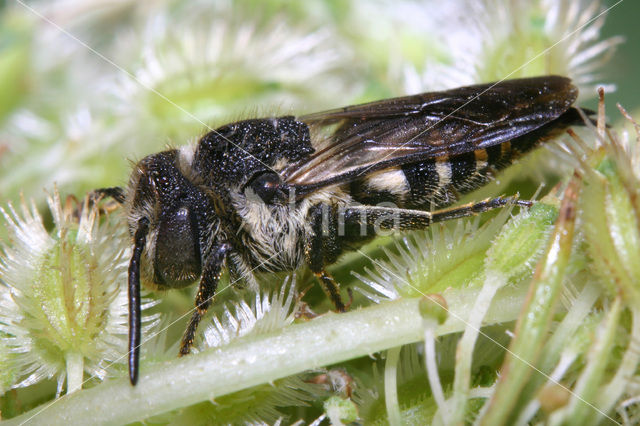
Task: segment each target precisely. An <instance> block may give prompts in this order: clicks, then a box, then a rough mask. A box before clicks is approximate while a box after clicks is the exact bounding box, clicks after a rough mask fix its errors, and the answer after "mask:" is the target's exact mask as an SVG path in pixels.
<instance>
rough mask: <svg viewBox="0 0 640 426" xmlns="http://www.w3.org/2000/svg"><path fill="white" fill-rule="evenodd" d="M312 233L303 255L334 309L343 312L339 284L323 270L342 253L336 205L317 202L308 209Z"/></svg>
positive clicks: (343, 306)
mask: <svg viewBox="0 0 640 426" xmlns="http://www.w3.org/2000/svg"><path fill="white" fill-rule="evenodd" d="M308 217H309V220H310V221H311V229H312V231H313V235H312V236H311V237H310V238H309V239H308V240H307V242H306V245H305V257H306V260H307V264H308V265H309V268H310V269H311V271H312V272H313V273H314V274H315V275H316V277H318V280H319V281H320V285H321V286H322V289H323V290H324V292H325V293H326V294H327V296H328V297H329V299H330V300H331V302H333V305H334V306H335V307H336V311H338V312H345V311H346V306H345V304H344V302H343V301H342V297H341V296H340V286H339V285H338V283H337V282H336V281H335V280H334V279H333V277H332V276H331V275H330V274H329V273H328V272H327V271H326V270H325V266H326V265H329V264H331V263H334V262H335V261H336V260H337V258H338V256H340V254H341V253H342V246H341V244H340V240H339V238H338V212H337V209H336V207H334V206H330V205H328V204H319V205H317V206H314V207H312V208H311V210H310V211H309V216H308Z"/></svg>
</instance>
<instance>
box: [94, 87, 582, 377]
mask: <svg viewBox="0 0 640 426" xmlns="http://www.w3.org/2000/svg"><path fill="white" fill-rule="evenodd" d="M577 95H578V90H577V88H576V87H575V86H573V85H572V84H571V81H570V80H569V79H568V78H565V77H559V76H544V77H535V78H524V79H516V80H507V81H501V82H498V83H492V84H481V85H474V86H468V87H461V88H456V89H452V90H446V91H441V92H432V93H423V94H418V95H413V96H406V97H400V98H394V99H387V100H382V101H378V102H372V103H367V104H363V105H356V106H349V107H345V108H338V109H334V110H331V111H326V112H321V113H315V114H310V115H304V116H300V117H294V116H281V117H271V118H262V119H250V120H245V121H239V122H235V123H231V124H227V125H224V126H222V127H219V128H218V129H216V130H214V131H211V132H209V133H207V134H205V135H204V136H203V137H202V138H201V139H200V140H199V141H198V143H197V144H195V145H188V146H183V147H181V148H179V149H169V150H166V151H163V152H159V153H156V154H152V155H149V156H147V157H145V158H144V159H142V160H141V161H140V162H138V163H137V165H136V166H135V167H134V170H133V172H132V175H131V178H130V180H129V185H128V188H127V189H126V190H125V189H122V188H105V189H101V190H97V191H98V192H100V193H102V194H104V195H110V196H112V197H113V198H114V199H115V200H116V201H117V202H119V203H121V204H123V205H124V208H125V211H126V213H127V217H128V226H129V231H130V234H131V237H132V246H133V250H132V255H131V261H130V265H129V271H128V290H129V377H130V381H131V383H132V384H133V385H135V384H136V382H137V379H138V358H139V346H140V339H141V336H140V330H141V324H140V282H141V281H142V282H143V283H145V284H151V285H152V286H154V287H155V288H158V289H173V288H182V287H185V286H189V285H191V284H193V283H194V282H196V281H197V282H199V287H198V291H197V295H196V298H195V310H194V312H193V315H192V317H191V319H190V321H189V324H188V326H187V329H186V331H185V332H184V335H183V337H182V341H181V345H180V355H186V354H188V353H189V351H190V348H191V347H192V345H193V341H194V337H195V334H196V329H197V327H198V324H199V323H200V321H201V319H202V317H203V315H205V313H206V312H207V309H208V308H209V306H210V305H211V301H212V298H213V296H214V294H215V291H216V286H217V284H218V281H219V279H220V275H221V272H222V271H223V268H227V270H228V271H229V274H230V277H231V278H232V280H233V281H235V280H236V279H242V280H244V281H245V282H249V283H253V284H255V285H257V283H256V282H255V280H256V278H255V274H256V273H260V272H269V271H291V270H295V269H297V268H299V267H301V266H304V265H307V266H308V267H309V268H310V270H311V271H312V272H313V273H314V274H315V275H316V276H317V277H318V279H319V282H320V284H321V286H322V288H323V290H324V291H325V292H326V293H327V295H328V297H329V298H330V299H331V301H332V302H333V304H334V306H335V309H336V310H337V311H338V312H342V311H344V310H345V309H346V306H345V303H344V302H343V300H342V298H341V296H340V291H339V286H338V284H337V283H336V282H335V281H334V279H333V278H332V277H331V275H330V274H329V273H327V271H326V267H327V265H331V264H332V263H334V262H336V261H337V260H338V258H339V257H340V256H341V255H342V254H343V253H345V252H347V251H350V250H354V249H356V248H357V247H359V246H360V245H362V244H364V243H365V242H367V241H369V240H370V239H372V238H373V237H374V235H375V231H378V230H386V231H389V230H394V231H404V230H413V229H424V228H427V227H428V226H429V225H430V224H432V223H434V222H438V221H443V220H448V219H453V218H458V217H462V216H469V215H472V214H476V213H479V212H483V211H486V210H490V209H494V208H498V207H501V206H504V205H505V204H507V203H509V202H514V200H516V198H515V197H499V198H495V199H488V200H484V201H481V202H478V203H475V204H468V205H463V206H459V207H455V208H451V207H449V208H447V206H450V205H451V204H453V203H454V202H455V201H457V200H458V199H459V197H460V195H461V194H464V193H467V192H469V191H471V190H473V189H476V188H478V187H480V186H482V185H484V184H486V183H487V182H488V181H489V180H490V179H491V177H492V176H493V175H494V174H495V172H496V171H498V170H500V169H503V168H504V167H506V166H507V165H509V164H510V163H512V162H513V160H514V159H515V158H517V157H518V156H520V155H521V154H523V153H525V152H527V151H529V150H531V149H532V148H534V147H535V146H537V145H539V144H541V143H542V142H544V141H545V140H548V139H550V138H551V137H553V136H554V135H555V134H558V133H559V131H562V130H563V129H565V128H566V127H568V126H570V125H574V124H581V122H582V120H581V118H580V115H579V113H578V111H577V110H576V109H575V108H574V107H572V104H573V103H574V102H575V100H576V97H577ZM515 202H516V203H519V204H521V205H530V202H525V201H519V200H516V201H515Z"/></svg>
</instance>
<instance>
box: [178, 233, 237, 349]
mask: <svg viewBox="0 0 640 426" xmlns="http://www.w3.org/2000/svg"><path fill="white" fill-rule="evenodd" d="M230 249H231V246H230V245H229V244H226V243H224V244H221V245H219V246H217V247H214V248H213V250H212V252H211V254H210V256H209V259H208V260H207V262H206V263H205V267H204V270H203V271H202V278H200V286H199V287H198V294H197V295H196V300H195V305H196V308H195V310H194V311H193V315H192V316H191V320H190V321H189V325H188V326H187V329H186V330H185V332H184V335H183V336H182V342H181V343H180V356H183V355H187V354H188V353H189V352H190V351H191V346H193V339H194V337H195V334H196V329H197V328H198V324H200V320H201V319H202V317H203V316H204V315H205V314H206V313H207V309H209V306H210V305H211V301H212V300H213V295H214V294H215V292H216V288H217V287H218V281H219V280H220V275H221V273H222V264H223V263H224V260H225V258H226V255H227V253H228V252H229V250H230Z"/></svg>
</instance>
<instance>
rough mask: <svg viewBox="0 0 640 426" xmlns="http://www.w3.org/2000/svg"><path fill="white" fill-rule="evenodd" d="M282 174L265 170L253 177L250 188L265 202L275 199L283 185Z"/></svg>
mask: <svg viewBox="0 0 640 426" xmlns="http://www.w3.org/2000/svg"><path fill="white" fill-rule="evenodd" d="M281 183H282V182H281V181H280V176H278V174H277V173H274V172H263V173H260V174H259V175H256V176H254V177H253V179H251V181H250V182H249V184H248V185H247V187H248V188H251V189H252V190H253V192H254V193H255V194H256V195H258V197H260V198H261V199H262V201H264V202H265V203H267V204H268V203H269V202H270V201H271V200H273V197H275V195H276V194H277V192H278V189H279V188H280V185H281Z"/></svg>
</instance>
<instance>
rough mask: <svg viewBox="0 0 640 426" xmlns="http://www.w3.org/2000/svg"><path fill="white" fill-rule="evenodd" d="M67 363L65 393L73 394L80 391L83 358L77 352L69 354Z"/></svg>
mask: <svg viewBox="0 0 640 426" xmlns="http://www.w3.org/2000/svg"><path fill="white" fill-rule="evenodd" d="M66 361H67V393H68V394H70V393H73V392H76V391H78V390H80V389H82V376H83V373H84V357H83V356H82V354H80V353H78V352H69V353H67V356H66Z"/></svg>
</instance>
